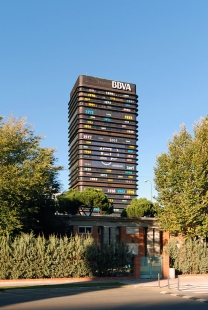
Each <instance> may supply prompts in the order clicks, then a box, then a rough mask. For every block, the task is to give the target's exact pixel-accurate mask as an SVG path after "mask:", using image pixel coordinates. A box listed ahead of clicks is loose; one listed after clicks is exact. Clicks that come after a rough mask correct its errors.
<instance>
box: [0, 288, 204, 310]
mask: <svg viewBox="0 0 208 310" xmlns="http://www.w3.org/2000/svg"><path fill="white" fill-rule="evenodd" d="M0 309H4V310H26V309H27V310H37V309H38V310H39V309H40V310H49V309H50V310H66V309H68V310H69V309H70V310H71V309H73V310H83V309H91V310H94V309H96V310H104V309H105V310H106V309H107V310H136V309H139V310H175V309H177V310H185V309H188V310H195V309H197V310H205V309H206V310H207V309H208V304H207V303H204V302H199V301H194V300H190V299H185V298H180V297H176V296H172V295H170V294H161V289H160V288H157V287H147V286H146V287H144V286H140V287H139V286H136V285H131V286H126V287H121V288H102V287H98V288H92V287H91V288H70V289H69V288H41V289H40V288H38V289H14V290H5V291H0Z"/></svg>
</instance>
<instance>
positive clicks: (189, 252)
mask: <svg viewBox="0 0 208 310" xmlns="http://www.w3.org/2000/svg"><path fill="white" fill-rule="evenodd" d="M165 251H166V253H167V254H169V255H170V266H171V267H174V268H175V269H176V270H177V271H179V272H181V273H184V274H203V273H207V272H208V247H207V244H206V242H204V241H203V240H201V239H193V238H187V239H177V238H171V239H170V240H169V242H168V244H167V247H166V250H165Z"/></svg>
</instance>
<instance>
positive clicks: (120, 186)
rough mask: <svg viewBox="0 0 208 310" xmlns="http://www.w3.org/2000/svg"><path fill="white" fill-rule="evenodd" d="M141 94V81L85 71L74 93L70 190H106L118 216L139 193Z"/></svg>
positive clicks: (76, 84) (70, 132) (69, 109)
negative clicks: (91, 74)
mask: <svg viewBox="0 0 208 310" xmlns="http://www.w3.org/2000/svg"><path fill="white" fill-rule="evenodd" d="M137 98H138V96H137V95H136V85H135V84H132V83H126V82H118V81H113V80H106V79H101V78H96V77H91V76H85V75H80V76H79V77H78V79H77V81H76V83H75V85H74V87H73V89H72V91H71V94H70V101H69V105H68V112H69V169H70V174H69V185H70V188H77V189H78V190H80V191H82V190H83V189H84V188H85V187H93V188H96V189H99V190H103V192H104V193H105V194H106V195H107V196H108V198H109V199H110V201H112V202H113V205H114V215H115V214H120V213H121V211H122V210H123V209H124V208H125V207H126V206H127V205H129V203H130V202H131V200H132V198H134V197H136V190H137V136H138V135H137V132H138V125H137V120H136V117H137V115H138V103H137V102H138V100H137Z"/></svg>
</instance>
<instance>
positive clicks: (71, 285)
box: [0, 282, 128, 291]
mask: <svg viewBox="0 0 208 310" xmlns="http://www.w3.org/2000/svg"><path fill="white" fill-rule="evenodd" d="M125 285H128V284H125V283H120V282H106V283H105V282H97V283H67V284H47V285H25V286H1V287H0V291H5V290H11V289H37V288H38V289H40V288H41V289H45V288H76V287H121V286H125Z"/></svg>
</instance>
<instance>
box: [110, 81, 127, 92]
mask: <svg viewBox="0 0 208 310" xmlns="http://www.w3.org/2000/svg"><path fill="white" fill-rule="evenodd" d="M112 88H117V89H123V90H130V91H131V86H130V84H128V83H122V82H116V81H112Z"/></svg>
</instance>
